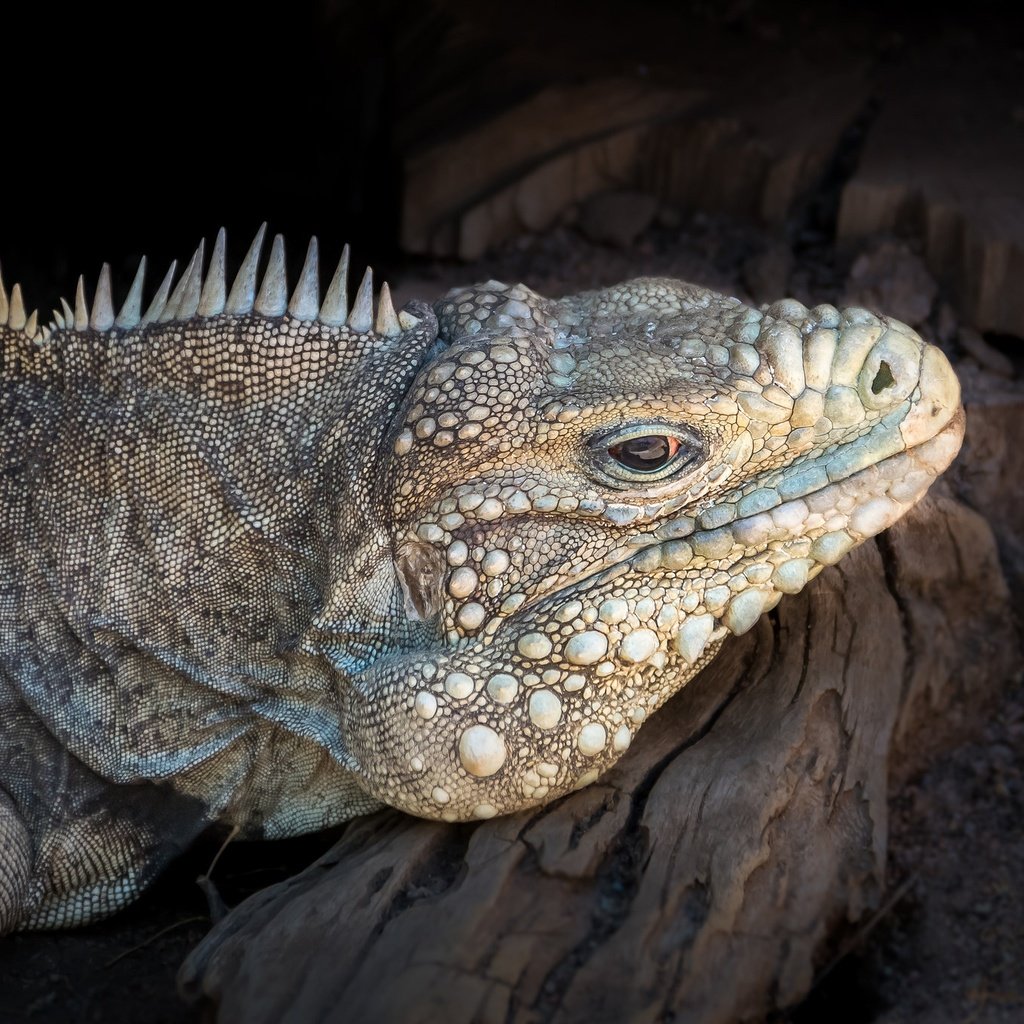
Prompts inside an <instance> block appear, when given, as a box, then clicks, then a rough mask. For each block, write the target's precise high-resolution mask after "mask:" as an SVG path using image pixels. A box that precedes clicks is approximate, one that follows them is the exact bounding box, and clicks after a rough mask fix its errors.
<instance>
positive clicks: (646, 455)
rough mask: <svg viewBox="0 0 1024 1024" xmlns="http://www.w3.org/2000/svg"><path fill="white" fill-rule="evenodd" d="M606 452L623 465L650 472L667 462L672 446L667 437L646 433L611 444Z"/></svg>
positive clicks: (642, 471)
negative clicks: (645, 434)
mask: <svg viewBox="0 0 1024 1024" xmlns="http://www.w3.org/2000/svg"><path fill="white" fill-rule="evenodd" d="M608 454H609V455H610V456H611V457H612V458H613V459H615V461H616V462H621V463H622V465H623V466H628V467H629V468H630V469H637V470H639V471H640V472H641V473H644V472H647V473H650V472H653V471H654V470H656V469H661V468H662V467H663V466H664V465H665V464H666V463H667V462H668V460H669V459H670V458H671V457H672V447H671V445H670V444H669V439H668V438H667V437H663V436H662V435H660V434H648V435H647V436H646V437H631V438H630V439H629V440H628V441H620V442H619V443H618V444H613V445H612V446H611V448H609V449H608Z"/></svg>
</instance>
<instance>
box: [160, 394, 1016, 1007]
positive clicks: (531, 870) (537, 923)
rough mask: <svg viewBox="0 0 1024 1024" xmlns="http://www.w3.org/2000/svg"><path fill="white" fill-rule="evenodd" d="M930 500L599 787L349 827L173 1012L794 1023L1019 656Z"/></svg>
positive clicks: (937, 501)
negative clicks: (972, 721)
mask: <svg viewBox="0 0 1024 1024" xmlns="http://www.w3.org/2000/svg"><path fill="white" fill-rule="evenodd" d="M1019 412H1020V402H1019V398H1018V399H1017V414H1018V416H1019ZM968 417H969V424H970V422H971V420H970V410H969V412H968ZM986 422H988V423H991V422H992V417H991V416H989V417H988V419H987V420H986V417H985V415H979V417H978V423H979V425H982V426H983V425H984V424H985V423H986ZM971 429H972V428H971V427H970V426H969V432H970V431H971ZM974 434H975V435H977V429H975V430H974ZM973 443H974V444H975V447H976V449H977V448H978V447H979V446H980V447H984V444H985V443H986V442H985V439H984V438H978V437H977V436H974V438H973ZM962 484H963V481H960V482H959V483H958V486H962ZM1018 491H1019V489H1018ZM936 492H937V493H935V494H934V495H933V497H931V498H930V499H929V500H928V501H926V502H925V503H923V504H922V505H921V506H920V507H919V508H918V509H916V510H915V511H914V512H913V513H912V514H910V515H908V516H907V517H906V519H905V520H903V521H902V522H901V523H900V524H898V525H897V526H896V527H895V528H894V529H893V530H891V531H889V532H888V533H887V534H885V535H883V537H882V538H880V539H879V540H878V541H876V542H872V543H869V544H867V545H865V546H864V547H862V548H861V549H859V550H858V551H856V552H854V553H853V554H852V555H851V556H850V557H849V558H848V559H846V560H845V561H843V562H842V563H840V564H839V565H838V566H836V567H834V568H833V569H831V570H828V571H826V572H824V573H823V574H822V575H821V576H820V577H819V578H818V579H817V580H816V581H815V582H814V583H813V584H812V585H811V586H810V587H808V588H807V590H806V591H804V593H802V594H801V595H798V596H796V597H793V598H788V599H786V600H785V601H783V602H782V603H781V604H780V605H779V607H778V608H777V609H776V610H775V611H774V612H773V613H772V614H771V615H770V616H768V617H765V618H763V619H762V620H761V622H760V623H759V625H758V627H757V628H756V629H755V630H754V631H753V632H752V633H750V634H748V635H747V636H744V637H741V638H739V639H734V640H732V641H731V642H730V643H728V644H727V645H726V647H725V649H724V650H723V652H722V654H721V655H720V656H719V658H718V659H717V660H716V661H715V662H714V663H712V665H711V666H709V668H708V669H706V670H705V671H704V672H703V673H702V674H701V675H700V676H698V677H697V678H696V679H695V680H694V681H692V682H691V683H690V684H689V685H688V686H687V687H686V688H685V689H684V690H683V691H682V692H681V693H680V694H678V695H677V697H676V698H674V699H673V700H672V701H671V702H670V703H669V704H668V705H667V706H666V707H665V708H664V709H663V710H662V711H661V712H659V713H658V714H657V715H656V716H654V717H653V718H652V720H651V721H650V722H649V723H648V724H647V725H646V726H645V728H644V730H643V732H642V733H641V735H640V737H639V740H638V742H637V743H636V744H635V746H634V748H633V749H632V750H631V751H630V752H629V753H628V754H627V756H626V757H624V758H623V759H622V761H621V762H620V763H619V764H618V765H617V766H616V768H615V769H614V770H612V771H611V772H609V773H608V774H607V775H606V776H605V777H604V778H602V779H601V780H600V781H599V782H597V783H596V784H594V785H592V786H590V787H589V788H587V789H584V790H582V791H580V792H577V793H575V794H573V795H572V796H570V797H567V798H565V799H563V800H561V801H559V802H557V803H555V804H553V805H551V806H548V807H545V808H541V809H538V810H534V811H530V812H524V813H522V814H519V815H515V816H513V817H509V818H505V819H497V820H492V821H488V822H483V823H480V824H476V825H465V826H455V827H453V826H448V825H443V824H437V823H431V822H425V821H418V820H415V819H412V818H408V817H404V816H402V815H400V814H397V813H393V812H384V813H380V814H378V815H375V816H373V817H371V818H368V819H365V820H360V821H356V822H354V823H353V824H352V825H351V826H350V827H349V828H348V829H347V831H346V832H345V833H344V835H343V836H342V838H341V840H340V841H339V842H338V843H337V844H336V845H335V847H334V848H333V849H332V850H331V851H330V853H328V854H327V855H326V856H325V857H323V858H321V859H320V860H319V861H318V862H317V863H316V864H314V865H313V866H311V867H310V868H309V869H307V870H306V871H304V872H303V873H301V874H300V875H298V876H297V877H295V878H293V879H291V880H289V881H287V882H285V883H282V884H280V885H278V886H275V887H272V888H270V889H267V890H265V891H263V892H261V893H258V894H256V895H255V896H253V897H251V898H250V899H248V900H247V901H245V902H244V903H243V904H241V905H240V906H239V907H238V908H237V909H235V910H234V911H233V912H232V913H231V914H230V915H229V916H228V917H227V918H226V919H225V920H224V921H222V922H221V923H220V924H219V925H218V926H217V927H216V928H215V929H214V930H213V931H212V932H211V934H210V935H209V936H208V937H207V938H206V939H205V940H204V941H203V943H202V944H201V945H200V946H199V947H198V948H197V949H196V950H195V951H194V952H193V954H192V955H191V957H190V958H189V960H188V961H187V962H186V964H185V965H184V967H183V969H182V972H181V975H180V988H181V991H182V993H183V995H184V996H185V997H186V999H188V1000H190V1001H191V1002H192V1003H194V1004H200V1005H203V1006H204V1007H205V1008H206V1009H207V1010H208V1011H209V1012H210V1013H211V1015H212V1016H214V1017H215V1018H216V1019H218V1020H222V1021H231V1020H246V1021H252V1022H261V1021H267V1022H270V1021H275V1022H276V1021H306V1020H323V1021H354V1020H373V1021H403V1022H434V1021H445V1022H462V1021H465V1022H470V1021H516V1022H535V1021H536V1022H539V1021H560V1022H575V1021H587V1022H588V1024H593V1022H600V1021H660V1020H666V1019H672V1020H675V1021H692V1022H701V1024H706V1022H730V1021H736V1020H751V1019H760V1018H763V1017H764V1016H765V1015H766V1014H768V1013H769V1012H771V1011H773V1010H776V1009H778V1008H783V1007H787V1006H792V1005H794V1004H795V1003H797V1002H798V1001H799V1000H800V999H801V998H802V997H803V996H804V995H805V994H806V993H807V992H808V990H809V988H810V987H811V985H812V982H813V980H814V977H815V972H816V971H817V970H819V969H820V968H821V967H822V966H823V965H824V964H825V963H826V962H828V961H829V959H830V958H831V957H832V956H833V955H834V953H835V951H836V948H837V943H838V942H839V941H840V940H841V938H842V936H843V935H844V933H846V932H848V931H849V929H850V928H851V927H852V926H855V925H856V923H858V922H863V921H864V920H865V919H866V918H867V917H869V916H870V914H871V913H872V912H873V911H874V910H875V909H876V908H877V907H878V906H879V903H880V900H881V898H882V896H883V893H884V886H885V877H884V869H885V856H886V834H887V817H886V799H887V791H888V786H889V783H890V769H891V766H895V767H896V769H897V774H898V775H902V774H904V773H906V772H908V771H911V770H913V769H914V768H916V767H919V766H920V765H921V764H922V762H923V760H924V759H926V758H927V757H928V756H929V755H930V754H934V752H935V750H936V749H938V748H939V747H940V746H941V744H943V743H948V742H949V741H950V739H951V738H956V737H958V736H961V735H962V734H963V728H964V724H963V722H962V721H961V719H962V718H963V717H964V708H967V707H969V708H970V709H971V711H972V713H976V712H977V711H978V709H979V708H983V707H984V706H985V704H986V702H987V701H989V702H990V701H991V700H992V699H993V698H994V697H995V696H996V695H997V693H998V690H999V687H1000V686H1001V684H1002V682H1003V681H1004V680H1005V679H1006V678H1007V677H1008V675H1009V674H1010V671H1011V669H1012V667H1013V666H1014V665H1015V664H1016V663H1017V662H1018V660H1019V658H1020V651H1019V646H1018V641H1017V638H1016V634H1015V631H1014V630H1015V627H1014V623H1013V619H1012V615H1011V608H1010V602H1009V596H1008V595H1009V591H1008V588H1007V583H1006V580H1005V578H1004V575H1003V571H1002V569H1001V566H1000V561H999V555H998V552H997V549H996V544H995V540H994V538H993V534H992V531H991V530H990V529H989V526H988V524H987V522H986V520H985V518H983V516H982V515H981V514H979V513H978V512H976V511H972V510H971V509H970V508H968V507H967V506H966V505H964V504H962V503H960V502H958V501H956V500H954V499H953V498H952V497H951V496H950V493H949V489H948V488H945V487H943V486H940V487H939V488H937V489H936ZM968 717H969V716H968ZM958 730H959V731H958Z"/></svg>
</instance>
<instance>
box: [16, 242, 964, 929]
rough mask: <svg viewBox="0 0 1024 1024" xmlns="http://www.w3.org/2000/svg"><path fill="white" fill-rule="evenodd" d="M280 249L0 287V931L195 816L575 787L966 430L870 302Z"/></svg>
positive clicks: (532, 798) (334, 810) (134, 862)
mask: <svg viewBox="0 0 1024 1024" xmlns="http://www.w3.org/2000/svg"><path fill="white" fill-rule="evenodd" d="M262 241H263V229H261V230H260V232H259V234H258V235H257V238H256V240H255V241H254V242H253V244H252V246H251V247H250V249H249V252H248V254H247V255H246V257H245V259H244V261H243V263H242V266H241V269H240V270H239V272H238V275H237V277H236V279H235V282H234V284H233V286H232V287H231V289H230V291H228V288H227V285H226V279H225V272H224V263H225V243H224V233H223V232H221V233H220V235H218V238H217V242H216V245H215V247H214V250H213V253H212V255H211V258H210V262H209V267H208V268H207V270H206V272H205V275H204V271H203V263H204V253H203V247H202V246H200V249H199V250H198V251H197V253H196V254H195V255H194V256H193V258H192V261H191V262H190V264H189V266H188V268H187V269H186V271H185V273H184V274H183V275H182V277H181V278H180V279H179V280H178V282H177V284H175V282H174V267H173V266H172V268H171V270H170V271H169V273H168V275H167V276H166V278H165V279H164V281H163V283H162V284H161V286H160V288H159V289H158V292H157V294H156V296H155V297H154V299H153V300H152V302H151V303H150V305H149V307H148V309H147V310H146V312H145V313H143V312H142V289H143V275H144V266H142V267H140V271H139V274H138V276H137V277H136V280H135V283H134V284H133V286H132V288H131V291H130V293H129V295H128V298H127V300H126V301H125V303H124V306H123V307H122V309H121V311H120V313H118V314H117V315H116V316H115V314H114V307H113V304H112V301H111V294H110V276H109V271H108V270H107V268H104V270H103V272H102V273H101V275H100V279H99V283H98V285H97V289H96V295H95V297H94V300H93V302H92V305H91V309H90V306H89V304H88V303H87V301H86V297H85V290H84V286H83V284H82V283H81V282H80V283H79V290H78V294H77V296H76V302H75V304H74V307H73V308H72V306H71V305H69V304H67V303H63V308H62V310H61V311H55V312H54V318H53V321H52V322H51V323H50V324H48V325H47V326H44V327H39V326H37V317H36V315H35V314H32V315H31V316H26V314H25V309H24V303H23V299H22V296H21V291H20V289H19V288H18V286H14V288H13V289H12V290H11V292H10V294H8V293H7V291H6V290H5V289H4V288H3V286H2V284H0V422H2V425H3V429H2V433H0V458H2V462H3V473H2V478H0V479H2V484H0V487H2V490H0V722H2V726H0V851H2V856H0V933H3V932H5V931H10V930H14V929H18V928H44V927H56V926H66V925H73V924H81V923H85V922H89V921H93V920H96V919H98V918H100V917H103V916H104V915H107V914H110V913H112V912H113V911H115V910H117V909H118V908H119V907H122V906H124V905H125V904H126V903H127V902H129V901H130V900H131V899H133V898H134V897H135V896H136V895H137V894H138V893H139V892H140V891H141V889H142V888H144V887H145V886H146V885H147V884H148V883H149V882H150V881H151V880H152V879H153V878H154V877H155V875H156V874H157V873H158V872H159V870H160V869H161V868H162V867H163V866H164V865H165V864H166V863H167V861H168V860H169V859H170V858H171V857H173V856H174V855H175V854H176V853H178V852H180V850H181V849H182V848H183V847H185V846H186V845H187V844H188V843H189V842H190V841H191V840H192V839H194V838H195V836H196V835H198V834H199V833H200V832H201V831H203V830H204V829H205V828H207V827H208V826H209V825H210V824H211V823H214V822H218V823H222V824H223V825H225V826H228V827H237V828H238V829H239V830H240V832H241V833H242V834H243V835H246V836H252V837H259V836H263V837H280V836H287V835H294V834H298V833H301V832H306V831H310V830H314V829H318V828H323V827H326V826H329V825H333V824H335V823H337V822H340V821H343V820H345V819H347V818H350V817H352V816H354V815H358V814H362V813H365V812H367V811H370V810H373V809H374V808H376V807H379V806H380V805H381V804H389V805H391V806H394V807H398V808H401V809H403V810H406V811H409V812H411V813H413V814H417V815H422V816H424V817H429V818H440V819H444V820H449V821H459V820H466V819H473V818H488V817H491V816H493V815H495V814H505V813H509V812H511V811H515V810H517V809H520V808H523V807H529V806H532V805H535V804H539V803H542V802H544V801H547V800H551V799H553V798H555V797H558V796H560V795H562V794H564V793H566V792H569V791H570V790H572V789H574V788H578V787H580V786H584V785H587V784H588V783H589V782H592V781H593V780H594V779H596V778H597V777H598V776H599V775H600V774H601V772H603V771H604V770H605V769H607V768H608V767H609V766H610V765H611V764H613V763H614V762H615V761H616V760H617V759H618V758H619V757H620V756H621V755H622V753H623V752H624V751H625V750H626V749H627V748H628V747H629V746H630V744H631V743H632V742H633V741H634V739H635V737H636V736H637V733H638V731H639V730H640V729H641V726H642V725H643V723H644V721H645V720H646V719H647V717H648V716H649V715H650V714H651V713H652V712H654V711H655V710H657V708H658V707H659V706H660V705H662V704H663V703H664V702H665V701H666V700H667V699H668V698H669V697H670V696H671V695H672V694H673V693H675V692H676V691H678V690H679V689H680V688H681V687H682V686H683V685H684V684H685V683H686V682H687V681H688V680H689V679H691V678H692V677H693V676H694V675H695V674H696V673H697V672H698V671H699V670H700V669H701V668H702V667H703V666H704V665H705V664H707V662H708V661H709V660H710V659H711V658H713V657H714V655H715V653H716V652H717V651H718V649H719V647H720V646H721V644H722V642H723V640H724V639H725V637H726V636H728V635H729V634H730V633H733V634H739V633H743V632H745V631H746V630H749V629H750V628H751V627H752V626H753V625H754V624H755V622H756V621H757V620H758V618H759V617H760V616H761V615H762V614H763V613H764V612H766V611H768V610H770V609H771V608H773V607H774V606H775V604H776V603H777V602H778V601H779V600H780V599H781V597H782V596H783V595H785V594H792V593H796V592H798V591H799V590H801V589H802V588H803V587H804V586H805V584H806V583H807V582H808V581H809V580H811V579H813V578H814V577H815V576H816V575H817V574H818V573H819V572H821V571H822V570H823V569H824V568H825V567H827V566H830V565H832V564H834V563H835V562H836V561H838V560H839V559H840V558H841V557H842V556H843V555H844V554H846V553H847V552H848V551H850V550H851V549H852V548H853V547H855V546H856V545H857V544H859V543H861V542H862V541H864V540H866V539H868V538H869V537H872V536H874V535H875V534H877V533H879V532H880V531H881V530H884V529H886V528H887V527H888V526H890V525H892V523H893V522H895V521H896V520H897V519H898V518H900V516H902V515H903V514H904V513H905V512H906V510H907V509H908V508H910V506H912V505H913V504H914V503H915V502H916V501H918V500H919V499H920V498H921V497H922V495H923V494H924V493H925V491H926V490H927V488H928V487H929V485H930V484H931V483H932V482H933V481H934V479H935V478H936V476H937V475H938V474H940V473H941V472H942V471H943V470H944V469H945V468H946V467H947V466H948V465H949V463H950V462H951V461H952V459H953V458H954V457H955V455H956V453H957V451H958V449H959V446H960V441H961V438H962V435H963V424H964V418H963V411H962V409H961V406H960V393H959V387H958V384H957V380H956V377H955V375H954V374H953V371H952V369H951V368H950V366H949V363H948V362H947V360H946V358H945V357H944V356H943V355H942V353H941V352H940V351H939V350H938V349H937V348H935V347H933V346H931V345H927V344H925V343H924V342H923V341H922V340H921V339H920V338H919V337H918V336H917V335H916V334H915V333H914V332H913V331H912V330H911V329H910V328H908V327H906V326H905V325H903V324H901V323H899V322H898V321H895V320H892V319H890V318H887V317H884V316H876V315H875V314H873V313H870V312H867V311H866V310H862V309H845V310H837V309H836V308H834V307H832V306H828V305H821V306H816V307H814V308H813V309H807V308H806V307H805V306H803V305H802V304H800V303H799V302H796V301H794V300H783V301H780V302H777V303H774V304H773V305H770V306H767V307H763V308H761V309H754V308H751V307H749V306H746V305H744V304H743V303H741V302H740V301H738V300H737V299H734V298H729V297H727V296H724V295H720V294H717V293H715V292H712V291H709V290H707V289H705V288H701V287H698V286H696V285H691V284H686V283H683V282H681V281H673V280H666V279H653V278H646V279H645V278H641V279H637V280H634V281H629V282H626V283H623V284H619V285H616V286H614V287H612V288H608V289H605V290H603V291H597V292H588V293H584V294H580V295H574V296H568V297H566V298H563V299H559V300H552V299H547V298H544V297H542V296H539V295H537V294H536V293H534V292H533V291H531V290H530V289H529V288H527V287H525V286H523V285H514V286H511V287H510V286H507V285H505V284H501V283H499V282H496V281H490V282H487V283H486V284H483V285H478V286H474V287H470V288H465V289H457V290H456V291H454V292H452V293H450V294H449V295H448V296H446V297H445V298H443V299H442V300H440V301H439V302H438V303H437V304H436V305H435V307H434V308H433V309H431V308H430V307H429V306H427V305H424V304H420V303H412V304H410V305H409V306H408V307H407V308H406V309H405V310H403V311H401V312H396V311H395V309H394V308H393V305H392V303H391V299H390V295H389V293H388V289H387V285H384V286H383V287H382V288H381V292H380V296H379V300H378V302H377V304H376V312H375V310H374V301H373V282H372V277H371V275H370V273H369V272H367V274H366V275H365V276H364V278H363V281H362V284H361V285H360V287H359V289H358V290H357V293H356V296H355V299H354V301H353V302H352V304H351V307H350V306H349V301H348V294H347V287H346V278H347V273H348V258H347V252H346V254H345V255H344V256H343V258H342V260H341V263H340V264H339V266H338V269H337V271H336V272H335V274H334V277H333V279H332V281H331V283H330V285H329V287H328V289H327V291H326V293H325V295H324V297H323V299H322V300H321V298H320V288H319V281H318V276H319V271H318V262H319V260H318V252H317V245H316V241H315V239H314V241H313V242H312V243H311V244H310V247H309V251H308V253H307V258H306V262H305V265H304V267H303V270H302V273H301V275H300V280H299V282H298V285H297V286H296V287H295V289H294V291H293V292H292V294H291V296H290V298H289V296H288V289H287V285H286V281H285V270H284V248H283V241H282V240H281V238H280V236H278V237H277V238H276V239H275V240H274V244H273V246H272V249H271V254H270V257H269V262H268V265H267V268H266V270H265V273H264V275H263V277H262V280H261V281H260V279H259V275H258V264H259V258H260V251H261V247H262ZM172 286H173V287H172ZM257 286H258V287H257Z"/></svg>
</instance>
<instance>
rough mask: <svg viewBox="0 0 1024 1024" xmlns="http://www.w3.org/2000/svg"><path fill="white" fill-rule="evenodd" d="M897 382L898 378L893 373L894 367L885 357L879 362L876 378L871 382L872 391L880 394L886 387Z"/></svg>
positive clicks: (874, 393)
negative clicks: (891, 366)
mask: <svg viewBox="0 0 1024 1024" xmlns="http://www.w3.org/2000/svg"><path fill="white" fill-rule="evenodd" d="M895 383H896V378H895V377H894V376H893V375H892V369H891V368H890V366H889V364H888V363H887V362H886V361H885V360H884V359H883V360H882V361H881V362H880V363H879V364H878V370H877V371H876V373H875V379H874V380H873V381H872V382H871V393H872V394H873V395H880V394H881V393H882V392H883V391H884V390H885V389H886V388H891V387H892V386H893V384H895Z"/></svg>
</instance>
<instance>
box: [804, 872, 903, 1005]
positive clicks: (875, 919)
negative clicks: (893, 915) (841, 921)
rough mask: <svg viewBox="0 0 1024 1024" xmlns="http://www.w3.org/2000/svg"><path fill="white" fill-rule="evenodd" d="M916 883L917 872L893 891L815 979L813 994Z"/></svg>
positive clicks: (812, 988)
mask: <svg viewBox="0 0 1024 1024" xmlns="http://www.w3.org/2000/svg"><path fill="white" fill-rule="evenodd" d="M916 881H917V872H916V871H915V872H913V873H912V874H911V875H909V876H908V877H907V878H905V879H904V880H903V882H901V883H900V885H898V886H897V887H896V888H895V889H894V890H893V891H892V893H891V894H890V895H889V898H888V899H887V900H886V901H885V902H884V903H883V904H882V905H881V906H880V907H879V908H878V910H876V911H875V912H874V914H872V915H871V917H869V918H868V919H867V921H865V922H864V924H863V925H861V927H860V928H858V929H857V931H856V932H854V933H853V935H851V936H850V938H849V940H848V941H847V942H845V943H844V944H843V945H842V947H841V948H840V950H839V952H838V953H836V955H835V956H834V957H833V958H832V960H830V961H829V963H828V966H827V967H825V969H824V970H823V971H822V972H821V973H820V974H819V975H818V976H817V977H816V978H815V979H814V984H813V985H812V986H811V991H812V992H813V991H814V990H815V989H816V988H818V986H819V985H820V984H821V983H822V982H823V981H824V980H825V979H826V978H827V977H828V976H829V975H830V974H831V973H832V971H833V970H835V968H836V967H838V966H839V964H840V963H842V961H843V960H845V959H846V958H847V957H848V956H849V955H850V954H851V953H852V952H853V951H854V950H855V949H856V948H857V947H858V946H859V945H860V944H861V943H862V942H863V941H864V940H865V939H866V938H867V937H868V936H869V935H870V934H871V933H872V932H873V931H874V930H875V928H877V927H878V925H879V923H880V922H881V921H882V919H883V918H884V917H886V916H887V915H888V914H889V913H890V912H891V911H892V909H893V907H895V906H896V904H897V903H899V901H900V900H901V899H903V897H904V896H906V894H907V893H908V892H909V891H910V888H911V887H912V886H913V884H914V883H915V882H916Z"/></svg>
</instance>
